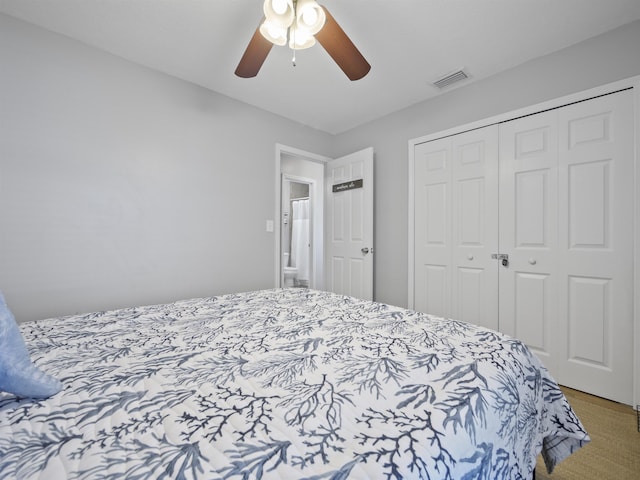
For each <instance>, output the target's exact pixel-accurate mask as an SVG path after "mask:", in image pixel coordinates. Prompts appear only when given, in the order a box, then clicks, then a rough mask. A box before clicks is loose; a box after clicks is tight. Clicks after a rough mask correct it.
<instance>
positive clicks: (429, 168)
mask: <svg viewBox="0 0 640 480" xmlns="http://www.w3.org/2000/svg"><path fill="white" fill-rule="evenodd" d="M497 164H498V127H497V126H495V125H492V126H489V127H485V128H481V129H477V130H472V131H469V132H466V133H462V134H459V135H456V136H454V137H446V138H442V139H439V140H435V141H432V142H426V143H423V144H420V145H417V146H416V147H415V152H414V182H415V183H414V195H415V198H414V202H415V206H416V207H415V210H414V211H415V213H416V214H415V219H414V225H415V243H414V245H415V253H414V255H415V257H414V258H415V268H414V292H415V293H414V308H415V309H416V310H420V311H423V312H427V313H431V314H434V315H439V316H444V317H448V316H451V317H455V318H457V319H460V320H465V321H469V322H471V323H475V324H478V325H482V326H485V327H488V328H493V329H496V330H497V329H498V299H497V296H496V295H495V292H496V291H497V288H498V269H497V263H496V261H495V260H491V254H492V253H494V252H497V247H498V186H497V183H498V172H497Z"/></svg>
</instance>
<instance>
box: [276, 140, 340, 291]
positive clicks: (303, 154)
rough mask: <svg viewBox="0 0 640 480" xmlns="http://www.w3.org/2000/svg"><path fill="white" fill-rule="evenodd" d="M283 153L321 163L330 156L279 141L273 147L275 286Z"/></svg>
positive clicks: (277, 272) (280, 213)
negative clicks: (274, 147)
mask: <svg viewBox="0 0 640 480" xmlns="http://www.w3.org/2000/svg"><path fill="white" fill-rule="evenodd" d="M283 155H292V156H295V157H300V158H303V159H305V160H310V161H312V162H318V163H322V164H326V163H327V162H328V161H329V160H331V158H329V157H325V156H323V155H318V154H316V153H311V152H307V151H305V150H300V149H299V148H295V147H290V146H288V145H283V144H281V143H276V149H275V177H276V178H275V193H276V195H275V197H276V199H275V204H276V205H275V209H274V211H275V217H274V219H275V222H274V224H275V225H274V226H275V229H274V235H275V241H274V242H273V243H274V245H275V252H274V254H275V262H274V266H275V268H274V270H275V277H274V286H275V287H276V288H277V287H279V286H280V275H281V267H280V243H281V242H280V234H281V232H280V230H281V229H280V218H281V217H282V204H281V201H282V200H281V198H280V197H281V190H282V171H281V160H282V156H283Z"/></svg>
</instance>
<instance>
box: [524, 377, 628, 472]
mask: <svg viewBox="0 0 640 480" xmlns="http://www.w3.org/2000/svg"><path fill="white" fill-rule="evenodd" d="M562 390H563V391H564V393H565V395H566V396H567V398H568V399H569V403H570V404H571V406H572V407H573V409H574V411H575V412H576V414H577V415H578V418H580V421H581V422H582V424H583V425H584V427H585V428H586V430H587V432H588V433H589V436H590V437H591V443H589V444H588V445H586V446H585V447H583V448H581V449H580V450H578V451H577V452H575V453H574V454H573V455H571V456H570V457H569V458H567V459H566V460H564V461H563V462H562V463H560V465H558V466H557V467H556V468H555V470H554V471H553V473H552V474H551V475H549V474H548V473H547V470H546V468H545V466H544V462H543V461H542V457H540V458H538V465H537V467H536V480H547V479H550V480H591V479H593V480H640V432H638V423H637V418H636V411H635V410H634V409H633V408H631V407H629V406H626V405H621V404H619V403H615V402H610V401H608V400H603V399H602V398H599V397H594V396H591V395H587V394H585V393H582V392H578V391H576V390H571V389H568V388H564V387H563V388H562Z"/></svg>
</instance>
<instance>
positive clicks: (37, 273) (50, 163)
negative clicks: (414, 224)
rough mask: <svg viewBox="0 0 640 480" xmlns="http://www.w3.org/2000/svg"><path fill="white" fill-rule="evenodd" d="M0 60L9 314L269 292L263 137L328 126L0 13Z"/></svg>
mask: <svg viewBox="0 0 640 480" xmlns="http://www.w3.org/2000/svg"><path fill="white" fill-rule="evenodd" d="M0 69H1V70H0V72H1V73H0V106H1V107H0V290H2V291H4V293H5V296H6V298H7V301H8V302H9V305H10V306H11V308H12V309H13V311H14V313H15V315H16V317H17V318H18V319H19V320H20V321H25V320H30V319H35V318H42V317H48V316H54V315H63V314H70V313H74V312H84V311H95V310H101V309H107V308H115V307H121V306H128V305H135V304H148V303H157V302H164V301H171V300H175V299H177V298H185V297H192V296H202V295H212V294H217V293H223V292H231V291H240V290H250V289H258V288H270V287H272V286H273V278H274V271H275V265H274V248H275V243H274V241H275V240H274V234H273V233H267V232H266V231H265V221H266V219H273V215H274V208H275V191H274V190H275V189H274V176H275V172H274V168H275V167H274V165H275V144H276V143H282V144H285V145H295V146H296V147H298V148H301V149H304V150H308V151H312V152H317V153H319V154H326V153H327V148H328V147H327V146H328V145H331V139H332V137H331V136H330V135H328V134H325V133H323V132H320V131H317V130H313V129H310V128H307V127H304V126H302V125H300V124H297V123H295V122H291V121H288V120H285V119H284V118H282V117H278V116H275V115H272V114H270V113H267V112H265V111H262V110H259V109H256V108H253V107H250V106H247V105H246V104H243V103H240V102H236V101H234V100H231V99H229V98H228V97H225V96H222V95H219V94H216V93H213V92H210V91H208V90H206V89H203V88H199V87H196V86H194V85H191V84H189V83H186V82H183V81H181V80H178V79H175V78H172V77H170V76H167V75H164V74H160V73H157V72H154V71H152V70H149V69H146V68H144V67H141V66H138V65H135V64H132V63H130V62H127V61H124V60H122V59H120V58H118V57H115V56H112V55H109V54H106V53H104V52H101V51H98V50H96V49H93V48H90V47H87V46H85V45H83V44H81V43H79V42H76V41H73V40H70V39H68V38H66V37H63V36H60V35H56V34H53V33H50V32H48V31H45V30H43V29H40V28H37V27H34V26H31V25H29V24H27V23H24V22H20V21H18V20H15V19H12V18H11V17H8V16H3V15H0ZM238 219H241V220H240V221H239V220H238Z"/></svg>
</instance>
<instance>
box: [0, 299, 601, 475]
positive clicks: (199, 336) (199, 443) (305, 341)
mask: <svg viewBox="0 0 640 480" xmlns="http://www.w3.org/2000/svg"><path fill="white" fill-rule="evenodd" d="M20 327H21V331H22V334H23V336H24V338H25V342H26V344H27V346H28V348H29V351H30V353H31V355H32V358H33V360H34V362H35V363H36V364H37V365H38V366H39V367H40V368H42V369H43V370H45V371H47V372H48V373H50V374H52V375H54V376H56V377H57V378H58V379H60V380H61V381H62V383H63V384H64V389H63V391H62V392H60V393H59V394H57V395H54V396H53V397H51V398H49V399H46V400H32V399H18V398H16V397H14V396H12V395H10V394H6V393H0V478H18V479H20V480H25V479H56V480H57V479H78V480H80V479H132V480H134V479H136V480H137V479H147V478H149V479H165V478H166V479H169V478H172V479H254V478H255V479H260V478H264V479H308V480H312V479H314V480H315V479H318V480H319V479H400V478H410V479H455V480H459V479H519V478H522V479H529V478H532V475H533V471H534V467H535V464H536V457H537V456H538V454H540V453H542V455H543V456H544V459H545V462H546V465H547V469H548V470H549V471H551V470H552V469H553V467H554V466H555V465H556V464H557V463H558V462H560V461H561V460H563V459H564V458H565V457H567V456H568V455H570V454H571V453H572V452H573V451H575V450H577V449H578V448H580V447H581V446H583V445H584V444H586V443H587V442H588V441H589V437H588V435H587V433H586V432H585V430H584V428H583V426H582V425H581V423H580V421H579V419H578V418H577V417H576V415H575V413H574V412H573V410H572V409H571V407H570V405H569V404H568V402H567V400H566V398H565V397H564V395H563V394H562V392H561V390H560V389H559V387H558V385H557V384H556V382H555V381H554V380H553V378H551V376H550V375H549V373H548V372H547V370H545V368H544V367H543V366H542V365H541V364H540V362H539V361H538V359H537V358H536V357H535V356H534V355H533V354H532V353H531V352H530V351H529V350H528V349H527V348H526V346H524V345H523V344H522V343H521V342H519V341H517V340H515V339H513V338H510V337H507V336H505V335H502V334H500V333H498V332H495V331H492V330H487V329H485V328H481V327H478V326H474V325H471V324H468V323H464V322H461V321H456V320H451V319H443V318H438V317H434V316H430V315H427V314H424V313H418V312H415V311H411V310H406V309H403V308H399V307H394V306H390V305H386V304H383V303H375V302H370V301H364V300H359V299H355V298H352V297H346V296H341V295H336V294H333V293H328V292H320V291H314V290H307V289H274V290H262V291H256V292H247V293H241V294H232V295H221V296H217V297H211V298H200V299H191V300H184V301H178V302H175V303H171V304H166V305H154V306H144V307H136V308H127V309H121V310H114V311H108V312H100V313H91V314H85V315H74V316H68V317H63V318H54V319H47V320H42V321H35V322H28V323H26V324H22V325H21V326H20Z"/></svg>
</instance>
